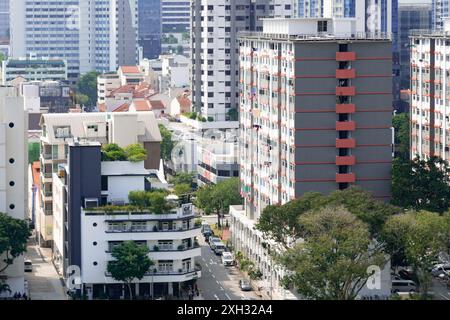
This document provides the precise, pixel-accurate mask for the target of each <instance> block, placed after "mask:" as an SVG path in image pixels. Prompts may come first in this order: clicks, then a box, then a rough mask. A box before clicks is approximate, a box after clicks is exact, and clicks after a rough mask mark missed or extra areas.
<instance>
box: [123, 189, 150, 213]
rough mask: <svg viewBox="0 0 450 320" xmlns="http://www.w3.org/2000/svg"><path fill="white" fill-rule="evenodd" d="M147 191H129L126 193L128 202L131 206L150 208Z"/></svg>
mask: <svg viewBox="0 0 450 320" xmlns="http://www.w3.org/2000/svg"><path fill="white" fill-rule="evenodd" d="M147 194H148V192H147V191H141V190H137V191H130V192H129V193H128V201H129V202H130V204H131V205H133V206H136V207H139V208H141V209H144V208H146V207H149V206H150V199H149V197H148V195H147Z"/></svg>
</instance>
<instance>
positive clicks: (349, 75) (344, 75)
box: [336, 69, 356, 79]
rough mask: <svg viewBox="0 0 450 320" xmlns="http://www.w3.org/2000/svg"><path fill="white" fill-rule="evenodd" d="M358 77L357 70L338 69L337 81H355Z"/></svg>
mask: <svg viewBox="0 0 450 320" xmlns="http://www.w3.org/2000/svg"><path fill="white" fill-rule="evenodd" d="M355 77H356V70H355V69H337V70H336V79H354V78H355Z"/></svg>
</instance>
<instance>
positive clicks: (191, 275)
mask: <svg viewBox="0 0 450 320" xmlns="http://www.w3.org/2000/svg"><path fill="white" fill-rule="evenodd" d="M201 274H202V272H201V268H200V267H197V266H196V267H195V268H189V269H178V270H163V269H159V270H158V269H155V270H153V271H149V272H148V273H146V274H145V276H144V277H148V278H147V279H144V281H151V282H158V283H161V282H184V281H187V280H191V279H198V278H200V277H201ZM105 276H106V277H109V278H111V274H110V273H108V272H105Z"/></svg>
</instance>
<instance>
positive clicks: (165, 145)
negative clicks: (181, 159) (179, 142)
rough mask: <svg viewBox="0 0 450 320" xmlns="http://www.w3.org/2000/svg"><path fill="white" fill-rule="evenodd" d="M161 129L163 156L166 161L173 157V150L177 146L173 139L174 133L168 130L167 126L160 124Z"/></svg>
mask: <svg viewBox="0 0 450 320" xmlns="http://www.w3.org/2000/svg"><path fill="white" fill-rule="evenodd" d="M158 126H159V131H160V132H161V137H162V142H161V157H162V158H163V160H165V161H169V160H170V159H171V158H172V150H173V147H174V146H175V144H174V142H173V141H172V133H171V132H170V131H169V130H167V128H166V127H165V126H164V125H162V124H159V125H158Z"/></svg>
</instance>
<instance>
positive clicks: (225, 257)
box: [222, 251, 234, 266]
mask: <svg viewBox="0 0 450 320" xmlns="http://www.w3.org/2000/svg"><path fill="white" fill-rule="evenodd" d="M222 263H223V265H224V266H232V265H234V258H233V254H232V253H231V252H226V251H224V252H222Z"/></svg>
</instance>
